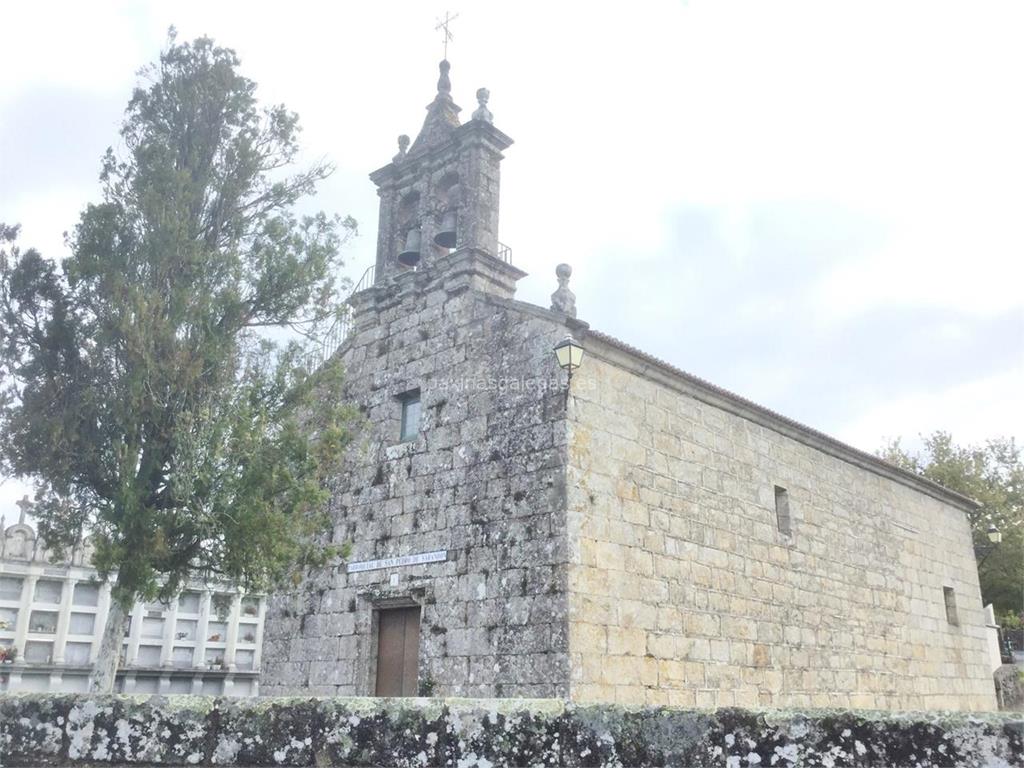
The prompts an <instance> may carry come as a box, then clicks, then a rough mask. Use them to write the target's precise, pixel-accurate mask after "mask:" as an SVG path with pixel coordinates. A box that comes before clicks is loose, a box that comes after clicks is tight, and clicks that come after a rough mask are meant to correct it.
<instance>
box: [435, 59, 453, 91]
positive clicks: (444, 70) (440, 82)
mask: <svg viewBox="0 0 1024 768" xmlns="http://www.w3.org/2000/svg"><path fill="white" fill-rule="evenodd" d="M438 68H439V69H440V70H441V76H440V77H438V78H437V92H438V93H443V94H444V95H445V96H449V95H450V94H451V92H452V81H451V80H449V79H448V71H449V70H450V69H451V68H452V65H451V64H449V63H448V59H442V60H441V63H440V64H439V65H438Z"/></svg>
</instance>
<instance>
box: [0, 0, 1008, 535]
mask: <svg viewBox="0 0 1024 768" xmlns="http://www.w3.org/2000/svg"><path fill="white" fill-rule="evenodd" d="M445 10H446V7H445V6H444V5H441V4H440V3H428V2H422V0H420V2H409V3H397V2H373V3H371V2H360V3H326V2H325V3H305V2H297V1H295V0H292V2H289V3H274V4H272V5H270V4H268V5H266V6H265V7H264V6H263V5H262V4H259V3H254V2H251V0H250V1H249V2H242V3H228V2H217V3H212V2H195V3H194V2H180V1H179V2H175V3H157V2H153V3H144V2H125V3H81V2H75V3H67V4H57V3H47V2H41V1H39V0H36V2H33V3H18V4H16V5H9V6H7V7H5V9H4V26H5V33H4V41H3V45H2V46H0V221H6V222H8V223H16V222H20V223H21V224H22V227H23V229H22V238H21V243H22V245H24V246H28V245H35V246H36V247H39V248H40V249H41V250H43V252H44V254H45V255H48V256H50V257H53V258H60V257H62V256H63V255H64V248H63V240H62V233H63V232H64V231H65V230H68V229H70V228H72V227H73V226H74V224H75V222H76V220H77V217H78V214H79V212H80V211H81V209H82V208H83V206H84V205H85V204H86V203H87V202H89V201H95V200H97V199H98V183H97V174H98V172H99V164H100V157H101V155H102V153H103V151H104V150H105V148H106V147H107V146H109V145H111V144H114V145H115V146H116V145H117V129H118V125H119V122H120V119H121V115H122V112H123V109H124V107H125V105H126V103H127V101H128V98H129V96H130V94H131V89H132V87H133V85H134V83H135V82H136V77H135V73H136V71H137V70H138V69H139V68H140V67H141V66H143V65H144V64H146V63H147V62H150V61H152V60H154V59H155V58H156V57H157V55H158V53H159V51H160V49H161V47H162V46H163V45H164V44H165V43H166V33H167V28H168V27H169V26H170V25H171V24H173V25H175V26H176V27H177V28H178V31H179V39H181V40H185V39H191V38H192V37H195V36H198V35H202V34H206V35H210V36H212V37H214V38H215V39H216V40H217V42H218V43H220V44H222V45H225V46H228V47H232V48H234V49H235V50H236V51H237V52H238V53H239V55H240V57H241V59H242V72H243V73H244V74H245V75H247V76H248V77H250V78H252V79H254V80H255V81H256V82H258V83H259V85H260V89H259V95H260V97H261V98H262V99H263V100H264V101H265V102H267V103H272V102H283V103H285V104H286V105H287V106H288V107H289V108H291V109H293V110H295V111H297V112H298V113H299V115H300V117H301V122H302V125H303V126H304V133H303V145H304V152H305V158H306V159H307V160H310V159H315V158H319V157H327V158H329V159H330V160H332V161H333V162H334V163H335V164H336V165H337V168H338V170H337V172H336V173H335V175H334V176H333V177H331V178H330V179H329V180H328V181H327V182H326V183H325V184H324V185H323V187H322V190H321V193H320V195H319V196H318V198H317V199H316V201H315V204H316V206H317V207H319V208H323V209H324V210H327V211H329V212H337V213H340V214H342V215H345V214H351V215H353V216H354V217H355V218H356V219H357V220H358V221H359V223H360V232H361V234H360V237H359V239H358V240H357V241H356V242H355V244H354V245H352V246H351V247H350V249H349V250H348V252H347V264H346V268H345V269H346V272H347V273H348V274H349V275H351V276H352V277H353V278H358V276H359V275H360V274H361V273H362V271H363V270H364V269H365V268H366V267H367V266H368V265H370V264H371V263H372V262H373V259H374V249H375V239H376V222H377V197H376V194H375V191H374V187H373V185H372V184H371V183H370V181H369V180H368V178H367V174H368V173H369V172H370V171H371V170H374V169H376V168H378V167H380V166H382V165H384V164H386V163H387V162H388V161H389V160H390V158H391V156H392V155H393V154H394V153H395V151H396V143H395V142H396V137H397V135H398V134H400V133H408V134H410V135H413V136H415V134H416V132H417V131H418V129H419V127H420V125H421V123H422V120H423V117H424V114H425V112H424V107H425V105H426V104H427V103H428V102H429V101H430V100H431V99H432V98H433V95H434V92H435V83H436V80H437V62H438V60H439V59H440V58H441V44H440V35H439V33H436V32H435V31H434V29H433V28H434V24H435V18H436V17H437V16H439V15H441V14H443V13H444V11H445ZM447 10H451V11H452V12H453V13H454V12H458V13H459V18H458V19H457V20H456V21H455V22H454V24H453V31H454V34H455V41H454V42H453V43H452V45H451V47H450V49H449V56H448V58H449V60H450V61H451V62H452V71H451V78H452V83H453V96H454V97H455V100H456V102H457V103H458V104H460V105H461V106H462V108H463V113H462V114H463V117H464V118H465V119H468V116H469V114H470V113H471V112H472V110H473V109H474V108H475V106H476V105H475V99H474V98H473V94H474V92H475V91H476V89H477V88H478V87H480V86H487V87H488V88H490V90H491V102H490V108H491V110H492V111H493V113H494V115H495V124H496V125H497V126H498V127H499V128H501V129H502V130H503V131H505V132H506V133H508V134H509V135H510V136H512V137H513V138H514V139H515V141H516V143H515V144H514V145H513V146H512V147H511V148H510V149H509V150H508V151H507V152H506V160H505V162H504V163H503V169H502V174H503V175H502V192H501V195H502V198H501V199H502V208H501V233H500V238H501V240H502V241H503V242H505V243H508V244H509V245H510V246H511V247H512V249H513V260H514V262H515V263H516V264H517V265H518V266H520V267H522V268H523V269H525V270H526V271H528V272H529V273H530V276H529V277H528V278H526V279H524V280H523V281H522V282H521V283H520V288H519V294H518V297H519V298H522V299H525V300H527V301H531V302H535V303H538V304H542V305H545V306H547V304H548V303H549V299H548V297H549V295H550V294H551V292H552V291H553V290H554V289H555V287H556V281H555V277H554V268H555V265H556V264H557V263H559V262H561V261H565V262H568V263H570V264H571V265H572V266H573V269H574V274H573V279H572V282H571V287H572V288H573V290H574V291H575V292H576V295H577V305H578V308H579V315H580V317H581V318H582V319H584V320H586V321H587V322H589V323H590V324H591V326H592V327H594V328H597V329H600V330H603V331H605V332H607V333H610V334H612V335H615V336H618V337H620V338H622V339H623V340H625V341H628V342H630V343H631V344H634V345H636V346H639V347H641V348H643V349H645V350H646V351H649V352H651V353H653V354H655V355H657V356H659V357H662V358H664V359H665V360H668V361H669V362H671V363H673V364H675V365H677V366H679V367H681V368H683V369H685V370H687V371H690V372H692V373H694V374H697V375H699V376H701V377H703V378H706V379H709V380H711V381H713V382H714V383H716V384H719V385H721V386H724V387H726V388H728V389H731V390H733V391H735V392H737V393H739V394H742V395H744V396H746V397H749V398H751V399H753V400H755V401H757V402H759V403H762V404H764V405H766V406H768V407H770V408H773V409H775V410H778V411H780V412H782V413H784V414H786V415H788V416H790V417H792V418H795V419H797V420H799V421H802V422H804V423H806V424H809V425H811V426H813V427H816V428H818V429H820V430H822V431H825V432H828V433H830V434H832V435H835V436H836V437H838V438H840V439H842V440H845V441H847V442H849V443H851V444H852V445H855V446H857V447H859V448H862V449H864V450H867V451H874V450H876V449H877V448H878V447H879V446H880V445H881V444H882V443H883V442H884V441H886V440H887V439H888V438H891V437H895V436H899V435H902V436H904V437H905V438H907V439H910V441H911V442H913V440H912V439H913V438H914V437H915V436H916V435H917V434H918V433H922V432H925V433H927V432H931V431H933V430H935V429H946V430H949V431H952V432H953V434H954V437H955V438H956V439H957V440H958V441H961V442H979V441H983V440H985V439H986V438H989V437H994V436H998V435H1004V436H1009V435H1013V436H1016V437H1017V438H1018V440H1020V439H1021V438H1022V437H1024V290H1022V287H1024V266H1022V264H1024V258H1022V257H1024V215H1022V214H1024V100H1022V93H1024V88H1022V85H1024V84H1022V73H1024V45H1022V44H1021V40H1022V39H1024V4H1021V3H1017V2H1009V3H988V2H977V0H975V1H973V2H964V3H941V2H925V3H910V2H900V3H892V2H885V3H871V2H865V1H864V0H858V1H857V2H849V3H843V4H839V3H828V2H808V3H781V2H757V3H749V4H747V3H730V2H723V1H722V0H716V1H715V2H689V3H686V2H637V3H626V4H612V3H592V2H589V3H583V2H580V3H568V2H566V3H557V4H556V3H551V2H523V1H522V0H520V2H516V3H493V2H490V3H483V2H480V3H477V2H468V1H467V0H460V1H459V2H458V4H457V5H451V6H448V7H447ZM21 492H22V489H21V488H19V487H17V486H16V485H15V484H13V483H11V482H8V483H6V484H4V485H3V486H0V514H2V513H5V512H6V513H7V517H8V520H10V519H11V517H12V514H16V511H15V510H14V507H13V504H12V502H13V499H14V498H16V497H18V496H20V494H21Z"/></svg>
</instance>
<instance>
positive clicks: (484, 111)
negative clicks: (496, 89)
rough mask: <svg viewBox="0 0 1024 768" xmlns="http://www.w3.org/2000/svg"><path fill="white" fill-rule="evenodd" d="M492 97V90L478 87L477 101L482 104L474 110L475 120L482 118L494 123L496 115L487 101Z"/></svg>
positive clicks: (484, 120) (486, 121)
mask: <svg viewBox="0 0 1024 768" xmlns="http://www.w3.org/2000/svg"><path fill="white" fill-rule="evenodd" d="M490 98H491V92H490V91H488V90H487V89H486V88H477V89H476V101H477V104H479V105H480V106H479V107H477V108H476V111H475V112H473V119H474V120H482V121H483V122H485V123H493V122H494V115H492V114H491V110H489V109H488V108H487V101H488V100H489V99H490Z"/></svg>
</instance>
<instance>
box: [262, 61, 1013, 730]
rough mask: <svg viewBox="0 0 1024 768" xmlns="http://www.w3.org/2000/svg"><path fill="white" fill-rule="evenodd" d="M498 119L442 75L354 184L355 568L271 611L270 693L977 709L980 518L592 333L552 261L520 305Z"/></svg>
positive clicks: (339, 527) (943, 494)
mask: <svg viewBox="0 0 1024 768" xmlns="http://www.w3.org/2000/svg"><path fill="white" fill-rule="evenodd" d="M488 95H489V94H488V93H487V91H486V90H485V89H481V90H480V91H478V92H477V97H478V101H479V107H478V108H477V109H476V111H474V112H473V114H472V117H471V119H470V120H468V121H466V122H465V123H462V122H460V119H459V111H460V110H459V108H458V107H457V106H456V105H455V103H454V101H453V100H452V97H451V85H450V82H449V77H448V63H447V62H442V64H441V77H440V80H439V82H438V93H437V95H436V97H435V99H434V101H433V102H432V103H431V104H430V105H429V106H428V108H427V110H428V112H427V117H426V120H425V122H424V125H423V128H422V130H421V132H420V134H419V135H418V136H417V138H416V139H415V141H413V142H412V143H411V145H410V142H409V140H408V138H406V137H401V138H400V139H399V153H398V154H397V155H396V156H395V157H394V159H393V160H392V162H391V163H390V164H388V165H387V166H385V167H383V168H381V169H380V170H378V171H376V172H374V173H373V174H371V179H372V180H373V182H374V183H375V184H376V186H377V188H378V194H379V196H380V225H379V233H378V252H377V262H376V268H375V273H374V281H373V283H372V285H369V286H368V287H365V288H364V289H362V290H359V291H357V292H356V293H355V294H354V295H353V297H352V299H351V300H350V303H351V306H352V312H353V314H352V330H351V332H350V334H349V336H348V338H347V340H346V341H345V342H344V344H343V345H342V346H341V348H340V349H339V351H338V354H340V355H341V358H342V360H343V363H344V366H345V369H346V371H347V377H348V387H349V394H350V396H351V398H352V400H353V402H354V403H356V404H358V406H359V408H360V410H361V411H362V413H363V414H364V415H365V424H364V425H363V428H362V432H361V434H360V437H359V440H358V441H357V444H356V445H354V446H353V448H352V451H351V455H350V462H349V469H348V471H347V472H346V474H345V475H344V476H343V477H339V478H338V479H337V482H336V484H335V487H334V493H333V497H332V501H331V513H332V515H333V519H334V520H335V529H334V538H335V540H336V541H338V542H343V541H350V542H352V545H353V546H352V551H351V556H350V557H349V558H348V561H347V562H346V563H344V564H342V565H340V566H338V567H335V568H331V569H325V570H323V571H322V572H320V573H317V574H314V575H311V576H310V577H308V578H307V579H306V580H305V581H304V582H303V583H301V584H300V585H298V586H297V587H296V588H295V589H294V590H292V591H291V592H283V593H280V594H278V595H276V596H274V597H273V598H272V599H271V602H270V605H269V608H268V612H267V616H266V628H265V636H264V651H263V665H262V678H261V686H260V691H261V693H262V694H271V695H272V694H297V693H302V694H340V695H423V696H431V695H433V696H486V697H512V696H516V697H560V698H568V699H573V700H581V701H605V702H621V703H630V704H670V705H680V706H701V707H703V706H732V705H737V706H836V707H867V708H881V709H911V708H913V709H936V708H944V709H960V710H965V709H966V710H982V709H993V708H995V697H994V692H993V685H992V678H991V676H990V674H989V668H988V661H987V655H986V653H987V652H986V639H985V626H984V620H983V615H982V605H981V599H980V594H979V588H978V578H977V569H976V563H975V558H974V553H973V550H972V543H971V534H970V530H969V526H968V522H967V519H966V516H965V514H964V512H965V510H966V509H968V508H970V507H971V505H972V503H973V502H971V501H970V500H969V499H966V498H964V497H961V496H959V495H957V494H955V493H952V492H950V491H948V490H946V489H944V488H942V487H941V486H938V485H935V484H933V483H930V482H928V481H926V480H924V479H922V478H919V477H917V476H915V475H912V474H908V473H906V472H903V471H901V470H899V469H897V468H895V467H893V466H891V465H889V464H887V463H885V462H883V461H881V460H879V459H878V458H876V457H874V456H871V455H869V454H865V453H862V452H860V451H858V450H856V449H854V448H851V447H849V446H846V445H844V444H842V443H840V442H838V441H836V440H834V439H832V438H830V437H828V436H826V435H824V434H821V433H820V432H817V431H815V430H813V429H810V428H808V427H805V426H803V425H801V424H798V423H796V422H794V421H792V420H790V419H787V418H785V417H783V416H780V415H779V414H776V413H774V412H772V411H770V410H768V409H765V408H763V407H761V406H758V405H756V404H754V403H752V402H749V401H747V400H745V399H743V398H742V397H739V396H737V395H734V394H732V393H730V392H727V391H725V390H722V389H720V388H718V387H715V386H714V385H712V384H709V383H707V382H705V381H702V380H700V379H698V378H696V377H694V376H692V375H690V374H687V373H685V372H683V371H680V370H678V369H676V368H674V367H672V366H671V365H669V364H667V363H665V362H663V361H660V360H657V359H655V358H652V357H650V356H648V355H646V354H644V353H643V352H641V351H639V350H637V349H634V348H633V347H630V346H628V345H626V344H624V343H622V342H620V341H618V340H616V339H614V338H612V337H610V336H607V335H605V334H602V333H600V332H598V331H596V330H593V329H591V328H590V327H589V326H588V325H587V323H585V322H583V321H582V320H580V319H577V317H576V310H575V302H574V298H573V296H572V293H571V291H570V290H569V288H568V281H569V276H570V273H571V270H569V269H568V268H567V267H566V266H565V265H561V266H560V267H559V270H558V279H559V284H560V286H559V289H558V290H557V291H556V293H555V295H554V296H553V297H552V306H551V308H550V309H549V308H541V307H537V306H533V305H530V304H527V303H524V302H520V301H517V300H515V298H514V294H515V286H516V282H517V281H518V280H519V279H521V278H522V277H524V273H523V272H522V271H521V270H519V269H517V268H516V267H515V266H513V265H512V264H511V263H510V259H509V258H508V249H506V248H504V247H503V246H501V245H500V243H499V242H498V239H497V234H498V191H499V164H500V161H501V159H502V152H504V151H505V150H506V149H507V148H508V147H509V146H510V145H511V144H512V140H511V139H510V138H509V137H508V136H506V135H505V134H504V133H502V132H501V131H500V130H498V129H497V128H496V127H495V126H494V124H493V119H492V115H491V113H490V111H489V108H488V104H487V99H488ZM567 334H572V335H573V336H574V337H575V338H576V339H577V340H578V341H579V342H580V343H581V344H582V345H583V347H584V349H585V359H584V362H583V364H582V366H581V367H580V368H579V369H578V370H577V371H576V373H575V374H574V376H573V377H572V379H571V382H568V383H567V382H566V378H565V375H564V373H563V372H562V371H561V370H560V369H559V367H558V364H557V362H556V359H555V355H554V354H553V353H552V349H553V347H554V346H555V345H556V344H557V343H558V342H559V341H560V340H562V339H563V338H564V337H565V336H566V335H567Z"/></svg>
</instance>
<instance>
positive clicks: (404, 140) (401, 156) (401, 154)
mask: <svg viewBox="0 0 1024 768" xmlns="http://www.w3.org/2000/svg"><path fill="white" fill-rule="evenodd" d="M408 151H409V137H408V136H406V135H405V134H404V133H403V134H402V135H401V136H399V137H398V154H397V155H395V156H394V157H393V158H391V162H393V163H400V162H402V161H403V160H405V153H406V152H408Z"/></svg>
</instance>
